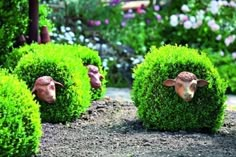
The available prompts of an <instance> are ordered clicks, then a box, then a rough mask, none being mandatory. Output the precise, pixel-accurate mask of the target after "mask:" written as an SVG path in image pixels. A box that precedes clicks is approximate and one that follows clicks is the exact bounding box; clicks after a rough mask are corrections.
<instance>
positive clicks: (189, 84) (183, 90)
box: [163, 71, 208, 102]
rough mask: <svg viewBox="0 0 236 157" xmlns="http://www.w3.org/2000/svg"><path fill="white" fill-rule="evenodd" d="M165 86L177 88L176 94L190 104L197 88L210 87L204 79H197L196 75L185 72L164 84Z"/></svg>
mask: <svg viewBox="0 0 236 157" xmlns="http://www.w3.org/2000/svg"><path fill="white" fill-rule="evenodd" d="M163 84H164V85H165V86H168V87H171V86H174V87H175V92H176V93H177V94H178V95H179V96H180V97H181V98H182V99H184V100H185V101H187V102H189V101H191V100H192V98H193V97H194V94H195V92H196V90H197V87H203V86H206V85H208V82H207V81H206V80H203V79H197V77H196V76H195V74H193V73H191V72H186V71H183V72H181V73H179V74H178V76H177V77H176V78H175V79H167V80H165V81H164V82H163Z"/></svg>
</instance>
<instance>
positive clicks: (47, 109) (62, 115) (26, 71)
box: [13, 48, 91, 123]
mask: <svg viewBox="0 0 236 157" xmlns="http://www.w3.org/2000/svg"><path fill="white" fill-rule="evenodd" d="M49 50H50V49H49ZM51 51H52V50H51ZM13 73H15V74H17V75H18V77H19V78H21V79H22V80H24V81H26V83H27V85H28V87H29V88H30V89H32V90H33V91H34V89H33V88H34V83H35V80H37V79H38V78H39V77H42V76H50V78H53V79H54V80H56V81H58V82H60V84H61V85H63V86H64V87H63V88H56V93H57V100H56V101H55V102H54V103H51V104H50V105H49V104H48V103H47V102H45V101H42V99H41V100H40V99H38V101H39V103H40V105H41V108H40V111H41V118H42V121H43V122H52V123H58V122H66V121H73V120H74V119H75V118H78V117H79V116H80V115H81V114H82V113H83V112H85V111H86V110H87V108H88V107H89V106H90V101H91V93H90V83H89V77H88V70H87V68H86V67H85V66H84V65H83V64H82V61H81V59H80V58H72V57H66V56H65V53H64V52H60V51H56V53H50V52H48V51H45V49H44V48H42V49H41V51H39V50H38V51H37V52H34V53H29V54H27V55H25V56H23V57H22V58H21V59H20V61H19V62H18V65H17V66H16V68H15V70H14V71H13ZM47 78H48V77H47Z"/></svg>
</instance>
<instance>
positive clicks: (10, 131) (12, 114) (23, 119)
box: [0, 70, 42, 156]
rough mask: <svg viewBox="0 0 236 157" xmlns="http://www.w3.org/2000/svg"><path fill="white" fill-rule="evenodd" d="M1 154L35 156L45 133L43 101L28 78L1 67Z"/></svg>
mask: <svg viewBox="0 0 236 157" xmlns="http://www.w3.org/2000/svg"><path fill="white" fill-rule="evenodd" d="M0 78H1V79H0V87H1V88H0V156H32V155H34V154H35V153H37V152H38V149H39V144H40V138H41V135H42V131H41V129H42V128H41V121H40V114H39V105H38V104H37V103H36V102H35V101H34V100H33V96H32V94H31V92H30V90H29V89H28V88H27V86H26V84H25V82H23V81H19V80H18V79H17V77H16V76H13V75H9V74H8V73H7V72H6V71H5V70H0Z"/></svg>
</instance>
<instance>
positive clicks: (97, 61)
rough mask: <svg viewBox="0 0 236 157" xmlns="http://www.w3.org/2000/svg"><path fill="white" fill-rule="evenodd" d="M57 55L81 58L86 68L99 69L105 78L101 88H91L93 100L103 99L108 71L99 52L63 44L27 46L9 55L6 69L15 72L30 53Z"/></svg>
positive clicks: (5, 65)
mask: <svg viewBox="0 0 236 157" xmlns="http://www.w3.org/2000/svg"><path fill="white" fill-rule="evenodd" d="M44 51H47V53H53V54H55V55H56V54H57V53H58V52H60V53H64V57H73V58H80V59H82V62H83V64H84V66H87V65H95V66H97V67H98V69H99V72H100V73H101V75H102V76H103V79H102V80H101V83H102V85H101V88H91V91H92V100H97V99H100V98H102V97H103V96H104V95H105V92H106V79H105V77H106V71H105V70H103V68H102V62H101V58H100V57H99V55H98V52H97V51H94V50H92V49H89V48H87V47H85V46H81V45H62V44H53V43H49V44H46V45H39V44H31V45H25V46H23V47H21V48H19V49H14V51H12V52H11V53H9V54H8V56H7V60H6V61H5V64H4V67H5V68H8V69H10V70H13V69H14V68H15V66H16V65H17V63H18V61H19V60H20V58H21V57H22V56H24V55H26V54H28V53H30V52H32V53H35V52H44Z"/></svg>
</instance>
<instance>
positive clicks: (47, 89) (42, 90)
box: [32, 76, 63, 104]
mask: <svg viewBox="0 0 236 157" xmlns="http://www.w3.org/2000/svg"><path fill="white" fill-rule="evenodd" d="M56 85H60V86H62V87H63V85H62V84H61V83H60V82H57V81H55V80H53V78H52V77H50V76H42V77H39V78H37V79H36V81H35V83H34V87H33V89H32V93H35V94H36V96H37V97H38V98H39V99H40V100H42V101H44V102H47V103H49V104H51V103H54V102H55V101H56Z"/></svg>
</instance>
